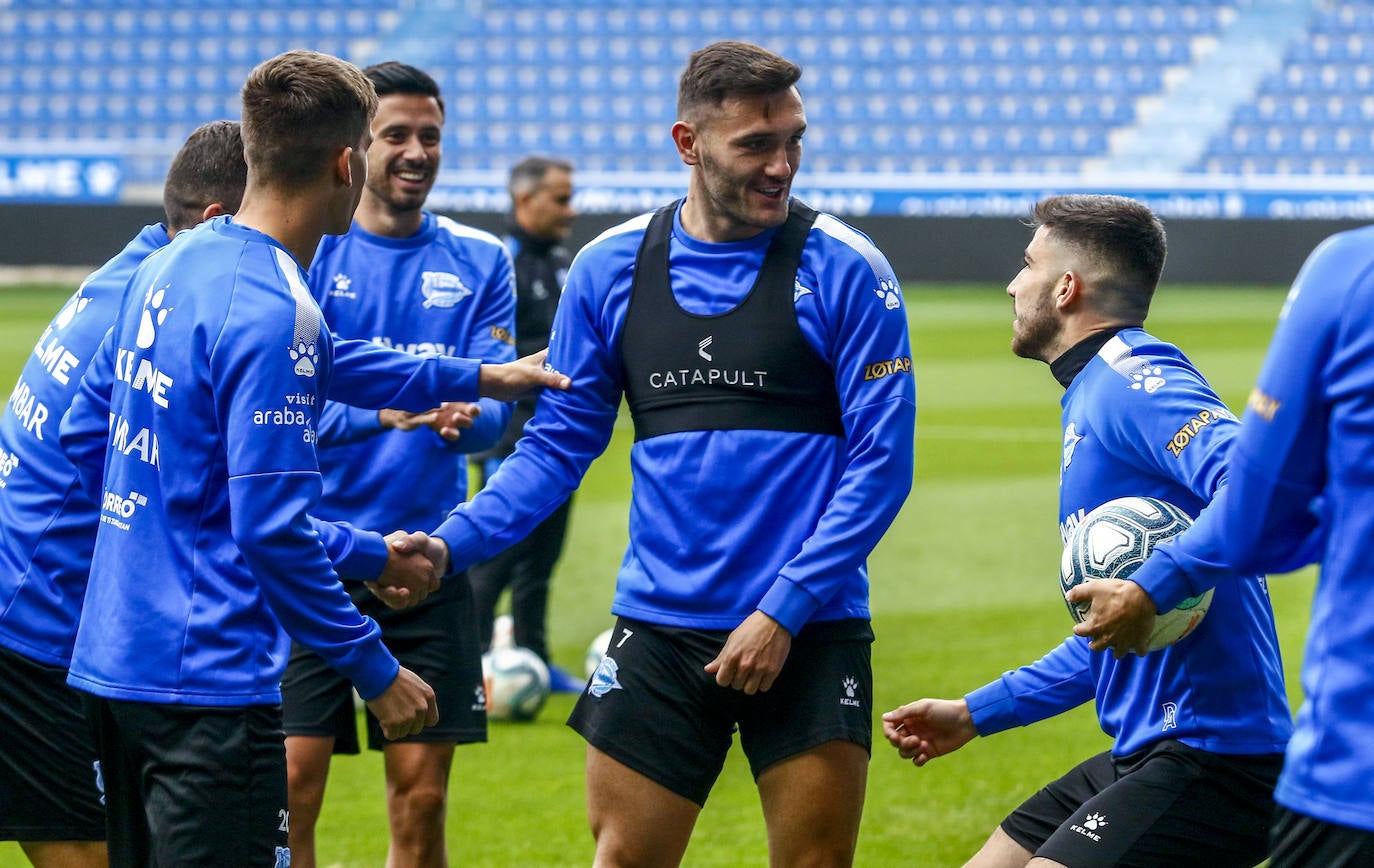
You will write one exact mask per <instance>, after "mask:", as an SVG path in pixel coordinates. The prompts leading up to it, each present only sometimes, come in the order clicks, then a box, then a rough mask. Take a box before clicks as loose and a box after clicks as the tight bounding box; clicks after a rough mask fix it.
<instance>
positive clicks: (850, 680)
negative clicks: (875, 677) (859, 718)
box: [840, 675, 863, 708]
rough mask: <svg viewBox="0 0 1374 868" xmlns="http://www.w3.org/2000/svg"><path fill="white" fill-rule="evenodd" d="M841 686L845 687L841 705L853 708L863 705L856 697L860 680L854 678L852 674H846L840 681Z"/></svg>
mask: <svg viewBox="0 0 1374 868" xmlns="http://www.w3.org/2000/svg"><path fill="white" fill-rule="evenodd" d="M840 687H842V688H844V696H841V697H840V705H848V706H850V707H851V708H859V707H861V706H862V705H863V703H861V702H860V701H859V700H858V699H856V698H855V697H854V692H855V691H856V690H858V689H859V682H858V681H856V680H854V677H853V676H852V675H846V676H845V677H844V679H843V680H841V681H840Z"/></svg>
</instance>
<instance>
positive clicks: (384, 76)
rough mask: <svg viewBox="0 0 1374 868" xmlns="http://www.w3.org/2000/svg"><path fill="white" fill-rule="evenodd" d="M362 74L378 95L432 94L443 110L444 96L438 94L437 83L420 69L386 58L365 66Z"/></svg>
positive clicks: (441, 110) (440, 109)
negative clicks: (380, 61)
mask: <svg viewBox="0 0 1374 868" xmlns="http://www.w3.org/2000/svg"><path fill="white" fill-rule="evenodd" d="M363 75H365V76H367V79H368V81H370V82H372V86H373V87H374V88H376V89H377V96H378V97H384V96H389V95H390V94H393V93H406V94H414V95H416V96H432V97H434V101H435V102H437V103H438V104H439V111H440V112H441V113H442V112H443V111H444V98H443V97H442V96H440V95H439V83H438V82H436V81H435V80H434V79H433V78H432V77H431V76H430V75H429V73H427V72H425V71H424V70H422V69H416V68H415V67H413V66H411V65H410V64H407V63H401V62H400V61H398V60H387V61H384V62H382V63H374V64H372V65H371V66H369V67H367V68H366V69H364V70H363Z"/></svg>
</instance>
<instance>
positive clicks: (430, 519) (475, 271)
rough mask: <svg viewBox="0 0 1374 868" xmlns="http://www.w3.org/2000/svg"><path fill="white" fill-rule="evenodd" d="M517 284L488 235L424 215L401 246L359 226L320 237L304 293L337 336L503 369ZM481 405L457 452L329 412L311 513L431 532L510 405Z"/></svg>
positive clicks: (370, 419) (437, 441)
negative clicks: (470, 459) (319, 489)
mask: <svg viewBox="0 0 1374 868" xmlns="http://www.w3.org/2000/svg"><path fill="white" fill-rule="evenodd" d="M513 274H514V272H513V269H512V267H511V260H510V256H509V254H507V253H506V249H505V247H504V246H503V245H502V244H501V241H500V240H499V239H498V238H497V237H496V236H494V235H491V234H489V233H487V232H483V231H481V230H478V229H473V228H471V227H468V226H464V225H462V224H459V223H456V222H454V221H453V220H450V219H449V218H447V217H436V216H435V215H433V214H429V213H426V214H424V216H423V222H422V225H421V227H420V230H419V231H418V232H416V233H415V234H414V235H411V236H409V237H406V238H387V237H384V236H381V235H374V234H373V233H371V232H368V231H367V230H365V229H363V228H362V227H360V226H358V225H357V224H356V223H355V224H354V225H353V227H352V228H351V229H350V230H349V232H348V234H346V235H328V236H325V238H324V240H323V241H322V242H321V244H320V248H319V250H318V251H317V252H316V254H315V259H314V261H313V262H312V263H311V265H310V288H311V292H312V293H313V294H314V296H315V299H316V300H317V301H318V302H319V304H320V309H321V310H322V311H323V312H324V316H325V320H326V321H328V323H329V327H330V329H331V330H332V331H333V332H334V334H335V335H336V336H342V337H348V338H358V339H362V340H368V341H372V342H374V343H376V344H378V345H380V346H385V347H391V348H394V349H397V350H401V351H404V352H409V353H433V352H438V353H443V354H445V355H449V356H465V357H469V358H474V359H481V360H482V361H484V362H489V363H500V362H508V361H511V360H512V359H514V358H515V337H514V334H515V283H514V276H513ZM478 404H479V406H480V407H481V411H482V412H481V415H480V416H478V418H477V420H476V422H475V424H474V425H473V427H471V428H468V429H465V430H463V431H462V432H461V435H460V436H459V438H458V439H457V440H456V441H453V442H450V441H447V440H444V439H443V438H441V437H440V436H439V435H438V434H437V433H436V432H434V431H431V430H428V429H425V430H421V431H396V430H389V429H384V428H382V426H381V423H380V422H379V421H378V418H377V411H376V410H368V409H361V408H357V407H352V406H349V405H347V404H342V403H339V402H336V401H330V402H328V403H327V404H325V407H324V412H323V414H321V417H320V425H319V434H320V452H319V460H320V471H321V472H322V473H323V474H324V495H323V496H322V497H321V498H320V502H319V504H318V506H317V507H316V508H315V510H314V512H315V514H316V515H318V516H319V517H320V518H324V519H340V520H346V521H350V522H353V523H355V524H359V525H361V526H363V527H370V528H377V529H379V530H383V531H391V530H397V529H405V530H429V529H430V528H432V527H434V526H435V525H436V524H438V523H439V522H440V521H442V520H443V518H444V516H445V515H446V514H447V513H448V511H449V509H450V508H452V506H453V504H454V503H455V502H457V501H460V500H462V499H463V498H464V497H465V496H466V494H467V461H466V459H465V458H464V457H463V454H465V453H468V452H478V451H481V450H483V449H487V448H489V447H490V446H492V445H493V444H495V443H496V441H497V440H498V439H500V437H501V435H502V433H503V432H504V431H505V428H506V423H507V421H508V420H509V419H510V413H511V409H510V405H508V404H505V403H502V402H500V401H494V400H492V399H490V398H483V399H482V400H481V401H479V402H478ZM421 489H422V490H421Z"/></svg>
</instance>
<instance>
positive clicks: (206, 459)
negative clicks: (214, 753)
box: [61, 217, 477, 705]
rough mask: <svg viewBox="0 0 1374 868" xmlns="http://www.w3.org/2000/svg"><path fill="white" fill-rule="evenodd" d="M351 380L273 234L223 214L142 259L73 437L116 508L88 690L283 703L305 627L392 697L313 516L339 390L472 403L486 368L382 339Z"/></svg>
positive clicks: (72, 426) (89, 647)
mask: <svg viewBox="0 0 1374 868" xmlns="http://www.w3.org/2000/svg"><path fill="white" fill-rule="evenodd" d="M398 371H399V372H400V373H399V374H398ZM335 373H336V371H335V367H334V352H333V341H332V340H331V338H330V335H329V333H328V331H327V330H326V329H324V328H323V327H322V318H321V316H320V312H319V308H318V306H317V305H316V304H315V302H314V299H313V298H311V296H310V294H309V291H308V289H307V288H306V283H305V273H304V272H303V271H302V270H301V268H300V266H299V265H298V264H297V263H296V261H295V260H294V259H293V258H292V257H291V254H290V253H288V252H287V251H286V250H285V249H284V248H283V247H281V246H280V245H279V244H278V243H277V242H276V241H275V240H273V239H271V238H269V237H268V236H266V235H264V234H262V233H261V232H258V231H256V230H254V229H250V228H248V227H246V226H242V225H240V224H238V223H235V222H234V221H233V220H232V219H231V218H227V217H220V218H216V219H214V220H211V221H209V222H208V223H206V224H204V225H202V226H200V227H197V228H196V229H193V230H188V231H186V232H183V233H179V234H178V235H177V237H176V239H175V240H174V241H173V242H172V243H171V244H170V245H168V246H167V247H165V248H163V249H162V250H161V251H159V252H157V253H156V254H154V255H152V256H149V257H148V258H147V259H146V260H145V261H144V263H143V264H142V265H141V266H140V267H139V269H138V270H137V271H136V272H135V274H134V276H133V278H132V282H131V284H130V289H129V291H128V292H127V293H126V295H125V299H124V303H123V305H122V307H121V309H120V312H119V314H118V316H117V319H116V321H115V326H114V328H113V329H111V331H110V332H109V334H108V335H107V336H106V338H105V340H104V342H103V343H102V344H101V347H100V349H99V351H98V352H97V355H96V357H95V358H94V359H93V360H92V362H91V365H90V367H89V368H88V369H87V372H86V375H85V377H84V379H83V381H82V384H81V388H80V391H79V392H78V394H77V396H76V398H75V399H74V400H73V402H72V406H71V410H70V411H69V412H68V414H67V416H66V417H65V418H64V420H63V423H62V428H61V438H62V445H63V448H64V449H65V450H66V451H67V454H68V456H69V457H70V458H71V459H72V461H73V463H74V464H75V465H76V466H77V468H78V470H79V472H80V474H81V477H82V483H83V486H84V487H85V488H86V490H87V491H93V492H99V493H100V501H101V514H100V525H99V531H98V532H97V535H96V541H95V549H94V553H93V557H92V561H91V569H90V581H89V585H88V588H87V592H86V604H85V606H84V608H83V610H82V613H81V620H80V623H79V626H78V630H77V635H76V643H75V647H74V649H73V653H72V659H71V664H70V672H69V676H68V680H69V682H70V683H71V684H72V685H73V686H75V687H78V688H80V689H83V690H86V691H89V692H91V693H95V694H97V695H100V696H105V697H110V698H116V699H126V700H136V701H146V702H163V703H185V704H197V705H248V704H255V703H274V702H279V701H280V692H279V689H278V681H279V679H280V677H281V672H282V670H283V669H284V667H285V665H286V659H287V652H288V649H289V645H290V640H289V638H288V634H289V635H290V636H291V637H294V638H295V639H296V640H298V641H300V642H301V643H302V644H305V645H307V646H309V647H311V648H313V649H315V650H317V651H319V652H320V653H321V655H322V656H323V657H324V658H325V659H326V660H328V661H329V662H330V663H331V665H333V666H334V667H335V668H337V669H338V670H339V671H341V672H342V673H344V674H345V675H346V676H348V677H349V678H350V679H351V680H352V681H353V682H354V684H355V685H356V686H357V687H358V689H359V691H360V692H361V693H362V695H363V696H364V697H366V698H372V697H374V696H377V695H378V694H380V693H381V692H382V691H383V690H385V689H386V687H387V686H388V685H389V684H390V683H391V681H392V679H394V677H395V675H396V671H397V664H396V661H395V659H394V658H393V657H392V656H391V654H390V653H389V652H387V650H386V649H385V648H384V647H383V646H382V644H381V640H380V636H379V631H378V629H377V627H376V624H375V623H374V622H372V621H371V620H370V619H365V618H363V617H362V616H360V615H359V614H358V612H357V610H356V609H355V608H354V607H353V605H352V604H351V602H350V601H349V599H348V596H347V594H346V593H345V592H344V590H343V587H342V585H340V583H339V581H338V579H337V577H336V575H335V572H334V569H333V567H332V566H331V563H330V557H329V547H328V546H327V540H323V541H322V538H321V532H320V530H318V529H317V527H318V526H317V525H316V524H315V523H313V522H312V521H311V520H310V519H309V517H308V515H307V512H308V511H309V510H310V508H311V507H312V506H313V505H314V503H315V502H316V500H317V499H318V497H319V494H320V488H321V479H320V474H319V470H318V467H317V465H316V459H315V439H316V428H317V424H318V418H319V414H320V408H321V407H322V406H323V404H324V398H325V397H326V396H327V395H330V394H333V395H335V396H337V397H343V396H347V398H348V399H349V400H351V401H353V402H355V403H359V404H370V405H372V406H374V407H383V406H395V407H400V408H404V409H411V410H421V409H425V408H428V407H431V406H433V405H434V404H435V403H436V396H442V395H444V394H447V395H449V396H450V397H461V395H460V394H459V393H465V394H467V395H469V396H473V395H475V391H476V390H475V385H476V379H477V365H476V363H470V362H459V361H457V360H448V359H441V358H432V359H428V360H425V361H424V362H417V360H415V359H414V358H413V357H411V356H408V355H406V354H403V353H395V352H390V351H387V350H384V349H381V348H375V347H372V346H371V345H366V348H362V349H360V353H359V361H358V363H357V364H352V365H348V366H346V367H343V366H341V367H340V368H339V369H338V371H337V373H338V376H337V377H335ZM331 380H333V384H332V388H333V391H332V392H331V391H330V383H331ZM398 383H399V384H400V385H399V386H398ZM459 383H462V384H465V385H464V386H463V387H462V388H458V387H457V384H459ZM438 400H442V397H440V398H438ZM383 556H384V552H383Z"/></svg>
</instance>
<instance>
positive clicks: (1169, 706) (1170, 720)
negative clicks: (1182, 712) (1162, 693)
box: [1160, 702, 1178, 732]
mask: <svg viewBox="0 0 1374 868" xmlns="http://www.w3.org/2000/svg"><path fill="white" fill-rule="evenodd" d="M1161 710H1162V711H1163V712H1164V726H1163V727H1161V729H1160V732H1167V731H1168V730H1171V729H1178V706H1177V705H1175V704H1174V703H1172V702H1166V703H1164V705H1163V706H1161Z"/></svg>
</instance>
